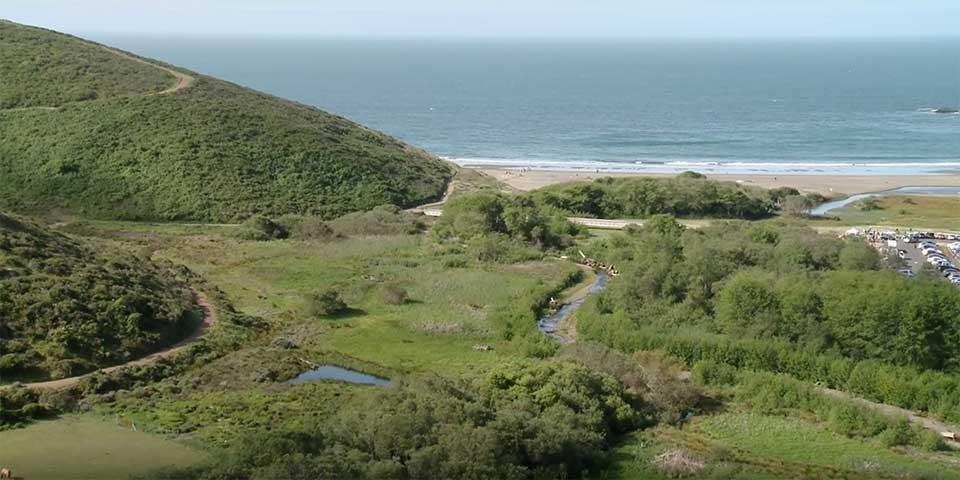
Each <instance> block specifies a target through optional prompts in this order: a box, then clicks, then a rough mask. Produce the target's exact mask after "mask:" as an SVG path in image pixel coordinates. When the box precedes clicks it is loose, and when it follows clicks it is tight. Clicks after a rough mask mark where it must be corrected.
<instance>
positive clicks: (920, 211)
mask: <svg viewBox="0 0 960 480" xmlns="http://www.w3.org/2000/svg"><path fill="white" fill-rule="evenodd" d="M874 200H876V202H877V205H878V206H879V207H880V208H879V209H876V210H866V211H864V210H862V209H861V207H862V206H863V202H862V201H858V202H854V203H852V204H850V205H847V206H846V207H843V208H840V209H837V210H833V211H831V212H829V213H828V214H827V215H828V216H831V217H838V218H839V220H817V221H814V222H811V223H812V225H813V226H818V227H819V226H830V225H844V226H860V225H864V226H866V225H877V226H880V225H884V226H891V227H900V228H914V229H919V228H930V229H942V230H952V231H960V213H958V212H960V195H953V196H945V195H943V196H941V195H913V196H899V195H893V196H884V197H874Z"/></svg>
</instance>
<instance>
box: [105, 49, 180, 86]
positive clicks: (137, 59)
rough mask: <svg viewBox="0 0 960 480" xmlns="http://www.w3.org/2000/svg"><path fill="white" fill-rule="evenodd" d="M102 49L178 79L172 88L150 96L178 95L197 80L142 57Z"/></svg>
mask: <svg viewBox="0 0 960 480" xmlns="http://www.w3.org/2000/svg"><path fill="white" fill-rule="evenodd" d="M100 48H102V49H104V50H106V51H108V52H110V53H112V54H114V55H116V56H118V57H121V58H125V59H127V60H132V61H134V62H137V63H140V64H143V65H148V66H151V67H154V68H159V69H160V70H163V71H164V72H167V73H169V74H170V75H173V77H174V78H176V79H177V83H176V84H174V85H173V86H172V87H170V88H167V89H166V90H161V91H159V92H156V93H151V94H149V95H169V94H171V93H176V92H179V91H180V90H183V89H185V88H187V87H189V86H190V85H193V82H195V81H196V80H197V79H196V77H194V76H193V75H187V74H186V73H183V72H179V71H177V70H174V69H172V68H168V67H164V66H163V65H157V64H156V63H152V62H148V61H146V60H144V59H142V58H140V57H135V56H133V55H130V54H128V53H125V52H121V51H119V50H114V49H112V48H110V47H107V46H101V47H100Z"/></svg>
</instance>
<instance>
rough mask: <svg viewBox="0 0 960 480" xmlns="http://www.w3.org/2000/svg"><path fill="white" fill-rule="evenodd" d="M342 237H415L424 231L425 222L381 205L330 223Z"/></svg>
mask: <svg viewBox="0 0 960 480" xmlns="http://www.w3.org/2000/svg"><path fill="white" fill-rule="evenodd" d="M330 227H331V228H332V229H333V231H335V232H336V233H338V234H340V235H352V236H363V235H367V236H370V235H413V234H415V233H418V232H420V231H421V230H423V229H424V225H423V222H421V221H420V219H419V218H418V217H417V216H416V215H414V214H412V213H409V212H404V211H401V210H400V209H399V208H397V207H395V206H393V205H381V206H379V207H376V208H374V209H373V210H370V211H367V212H354V213H348V214H346V215H344V216H342V217H340V218H337V219H336V220H332V221H331V222H330Z"/></svg>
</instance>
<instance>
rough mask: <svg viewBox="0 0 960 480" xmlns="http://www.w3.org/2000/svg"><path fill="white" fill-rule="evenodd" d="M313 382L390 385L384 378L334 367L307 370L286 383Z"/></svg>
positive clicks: (327, 366) (326, 366) (322, 366)
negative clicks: (331, 381) (333, 381)
mask: <svg viewBox="0 0 960 480" xmlns="http://www.w3.org/2000/svg"><path fill="white" fill-rule="evenodd" d="M314 380H339V381H341V382H349V383H360V384H364V385H381V386H386V385H390V380H387V379H385V378H380V377H375V376H373V375H370V374H366V373H363V372H358V371H356V370H350V369H348V368H343V367H338V366H336V365H320V366H319V367H317V368H314V369H311V370H307V371H306V372H303V373H301V374H300V375H297V376H296V377H294V378H291V379H290V380H287V383H303V382H310V381H314Z"/></svg>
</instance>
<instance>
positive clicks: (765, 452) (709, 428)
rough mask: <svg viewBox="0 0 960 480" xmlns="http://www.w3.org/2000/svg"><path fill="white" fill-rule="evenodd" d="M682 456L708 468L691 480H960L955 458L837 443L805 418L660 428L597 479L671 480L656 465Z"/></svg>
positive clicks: (625, 446)
mask: <svg viewBox="0 0 960 480" xmlns="http://www.w3.org/2000/svg"><path fill="white" fill-rule="evenodd" d="M677 449H679V450H683V451H685V452H688V453H689V455H690V456H691V457H692V458H695V459H697V460H698V461H700V462H702V463H703V464H704V468H703V470H701V471H700V472H699V473H697V474H696V475H694V476H693V478H717V479H721V478H723V479H751V480H765V479H775V478H844V479H863V480H867V479H875V478H890V479H893V478H937V479H955V478H960V470H958V469H957V467H958V466H960V458H958V457H957V455H956V454H950V453H921V452H916V451H906V450H904V451H901V452H898V451H895V450H890V449H886V448H883V447H881V446H879V445H877V444H873V443H868V442H863V441H860V440H855V439H850V438H846V437H843V436H840V435H836V434H834V433H832V432H830V431H828V430H826V429H823V428H820V427H819V426H817V425H816V424H813V423H810V422H807V421H805V420H802V419H799V418H791V417H778V416H764V415H754V414H749V413H720V414H716V415H708V416H704V417H700V418H697V419H696V420H694V422H693V423H692V425H691V426H690V427H687V428H685V429H684V430H678V429H676V428H673V427H662V426H661V427H657V428H655V429H653V430H650V431H645V432H642V433H639V434H636V435H633V436H631V437H628V438H627V439H625V441H623V442H622V443H621V444H620V446H619V447H618V448H617V449H616V450H615V451H614V453H613V458H614V460H615V461H614V463H613V466H612V467H611V468H610V469H608V470H605V471H603V472H600V473H599V474H598V477H599V478H611V479H613V478H617V479H624V480H626V479H634V478H643V479H651V480H653V479H666V478H676V477H671V476H669V475H667V474H665V473H664V472H662V471H661V470H660V469H659V468H658V467H657V466H656V464H655V461H654V459H655V458H656V457H657V456H658V455H660V454H662V453H664V452H667V451H671V450H677Z"/></svg>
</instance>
